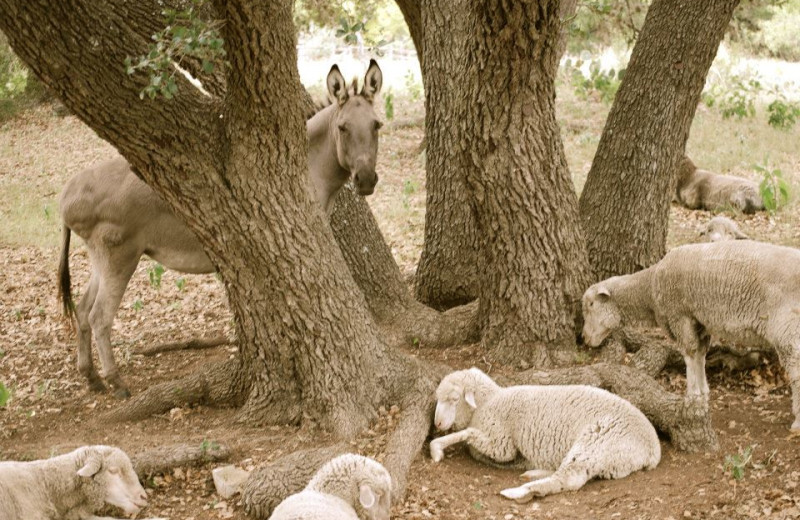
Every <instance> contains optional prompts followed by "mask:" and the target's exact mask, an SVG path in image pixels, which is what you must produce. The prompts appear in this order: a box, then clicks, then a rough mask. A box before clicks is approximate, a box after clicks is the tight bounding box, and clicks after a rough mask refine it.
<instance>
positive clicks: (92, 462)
mask: <svg viewBox="0 0 800 520" xmlns="http://www.w3.org/2000/svg"><path fill="white" fill-rule="evenodd" d="M102 465H103V459H102V458H101V457H100V456H99V455H94V454H93V455H89V458H88V460H87V461H86V464H84V465H83V467H82V468H81V469H79V470H78V476H79V477H84V478H91V477H93V476H95V475H96V474H97V473H98V472H99V471H100V468H101V467H102Z"/></svg>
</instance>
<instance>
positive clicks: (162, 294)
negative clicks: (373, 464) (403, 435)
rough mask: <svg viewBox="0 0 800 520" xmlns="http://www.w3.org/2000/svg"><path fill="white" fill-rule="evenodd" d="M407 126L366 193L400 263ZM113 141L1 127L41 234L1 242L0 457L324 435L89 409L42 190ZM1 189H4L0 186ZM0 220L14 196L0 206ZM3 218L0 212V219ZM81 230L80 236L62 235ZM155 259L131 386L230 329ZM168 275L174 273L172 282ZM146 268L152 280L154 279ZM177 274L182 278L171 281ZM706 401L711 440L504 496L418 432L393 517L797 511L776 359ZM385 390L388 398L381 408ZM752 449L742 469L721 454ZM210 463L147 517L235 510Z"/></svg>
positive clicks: (674, 230)
mask: <svg viewBox="0 0 800 520" xmlns="http://www.w3.org/2000/svg"><path fill="white" fill-rule="evenodd" d="M421 138H422V131H421V129H420V128H419V127H418V126H409V127H406V126H400V125H398V126H397V127H392V126H391V125H389V129H388V130H387V132H386V133H385V135H384V137H383V138H382V143H381V165H379V168H380V171H381V186H380V187H379V189H378V194H376V196H375V197H374V198H372V199H371V200H370V203H371V205H372V207H373V209H374V210H375V212H376V214H377V215H378V218H379V220H380V223H381V226H382V228H383V230H384V232H385V234H386V236H387V240H388V242H389V243H390V245H391V247H392V249H393V252H394V253H395V255H396V257H397V258H398V262H399V263H400V265H401V269H404V270H408V269H411V268H413V265H414V262H415V261H416V259H417V258H418V254H419V248H420V247H421V241H422V227H421V226H422V221H423V215H424V158H423V157H420V156H419V155H417V154H416V151H415V150H416V147H417V145H418V144H419V142H420V141H421ZM113 153H114V152H113V149H111V147H109V146H108V145H107V144H105V143H103V142H102V141H101V140H99V139H98V138H97V137H96V136H95V135H94V134H93V133H92V132H91V131H90V130H88V129H87V128H86V127H85V126H83V125H82V124H80V123H79V122H78V121H77V120H75V119H74V118H72V117H57V116H55V115H53V111H52V108H49V107H43V108H41V109H37V110H36V111H34V112H29V113H26V114H25V115H23V116H21V117H19V118H17V119H15V120H13V121H11V122H9V123H8V124H7V125H5V126H4V127H3V128H2V129H0V192H1V191H6V194H7V193H9V191H7V190H8V189H9V188H8V187H9V186H24V187H25V189H26V190H27V192H26V193H27V195H26V197H27V198H26V200H25V201H23V202H25V204H27V205H28V206H31V207H34V208H36V207H39V208H45V207H49V208H50V209H49V210H48V211H45V210H42V211H41V214H38V213H39V212H35V213H36V214H34V213H31V217H30V218H35V219H40V220H41V222H39V221H36V222H37V223H36V226H34V227H36V228H42V229H44V231H43V236H44V238H43V239H42V240H39V239H38V238H37V239H35V240H31V241H29V243H31V242H32V243H35V244H38V245H25V242H26V235H25V233H27V231H21V232H20V233H21V234H19V233H18V234H17V235H15V236H14V237H13V238H9V237H10V235H3V237H4V240H3V241H2V242H0V381H2V382H3V383H4V384H5V385H6V386H8V387H9V388H10V389H11V391H12V399H11V401H10V402H9V403H8V405H7V406H6V407H5V408H0V460H5V459H11V460H31V459H37V458H43V457H48V456H51V455H55V454H60V453H64V452H66V451H69V450H71V449H73V448H75V447H77V446H80V445H84V444H97V443H104V444H113V445H117V446H120V447H121V448H123V449H125V450H126V451H128V452H129V453H131V454H134V453H137V452H140V451H143V450H145V449H147V448H150V447H154V446H158V445H163V444H173V443H183V442H186V443H196V444H198V445H200V444H201V443H203V442H218V443H222V444H226V445H228V446H230V447H231V448H232V452H233V454H232V458H231V461H230V462H231V463H234V464H238V465H240V466H242V467H244V468H252V467H254V466H256V465H257V464H259V463H261V462H264V461H269V460H273V459H275V458H278V457H280V456H282V455H284V454H287V453H289V452H291V451H294V450H296V449H298V448H302V447H310V446H315V445H319V444H322V443H326V442H329V441H330V439H328V438H327V436H326V435H325V434H323V433H320V432H314V431H308V430H304V429H297V428H294V427H283V428H279V427H267V428H265V427H258V426H254V425H245V424H239V423H236V422H235V416H236V411H235V410H232V409H227V410H226V409H211V408H206V407H202V406H201V407H195V408H185V409H174V410H172V411H171V412H170V413H169V414H164V415H161V416H157V417H153V418H150V419H147V420H143V421H139V422H135V423H123V424H107V423H105V422H104V421H103V419H102V416H103V412H105V411H107V410H110V409H112V408H113V407H115V406H116V405H117V401H115V400H114V399H113V398H112V397H111V396H109V395H106V394H93V393H90V392H88V391H87V389H86V387H85V384H84V381H83V380H82V378H81V377H80V376H79V374H78V372H77V369H76V367H75V364H76V362H75V360H76V352H75V350H76V349H75V337H74V334H73V333H72V332H71V331H70V330H69V328H68V327H67V324H66V323H65V322H64V321H63V319H62V318H61V317H60V315H59V305H58V302H57V301H56V265H57V258H58V250H57V247H54V245H55V243H56V242H55V241H54V240H53V237H54V236H57V235H55V231H56V230H57V229H58V223H57V216H56V217H54V216H53V215H54V214H55V215H57V213H56V212H55V207H56V206H55V205H53V204H54V198H55V196H56V194H57V192H58V189H60V188H58V187H59V186H60V185H61V184H63V182H64V181H65V180H66V179H67V178H68V177H69V176H70V175H72V174H74V173H76V172H77V171H78V170H80V169H81V168H82V167H85V166H87V165H88V164H91V163H92V162H95V161H97V160H99V159H102V158H105V157H110V156H111V155H112V154H113ZM4 196H5V195H4ZM0 210H2V211H3V215H0V216H1V217H2V219H3V220H4V221H5V220H13V218H14V211H15V210H14V208H13V207H8V206H6V207H4V208H0ZM708 217H709V215H708V214H707V213H703V212H689V211H685V210H682V209H679V208H675V210H674V211H673V220H672V227H671V235H670V243H671V244H676V243H682V242H686V241H690V240H693V238H694V236H695V234H696V228H697V225H699V224H700V223H702V222H704V221H705V220H707V219H708ZM737 219H739V220H740V222H741V221H743V228H744V229H745V231H747V232H749V233H752V234H753V235H754V236H755V237H759V238H765V239H767V238H771V239H772V240H773V241H779V242H782V243H791V244H793V245H797V236H798V235H797V231H796V230H795V229H794V228H793V227H792V226H788V225H783V224H782V222H784V221H791V220H790V218H789V216H788V215H786V216H781V215H780V214H779V215H778V216H777V217H774V218H772V219H770V218H768V217H766V216H765V215H763V214H762V215H758V216H754V217H747V218H745V219H742V217H741V216H737ZM0 226H2V225H0ZM73 242H78V243H79V242H80V241H73ZM153 265H154V264H153V263H152V262H150V261H148V260H145V261H142V262H141V264H140V266H139V269H138V270H137V272H136V274H135V275H134V277H133V280H132V282H131V284H130V286H129V288H128V291H127V293H126V295H125V299H124V301H123V303H122V307H121V309H120V312H119V314H118V315H117V320H116V322H115V327H114V332H113V340H114V343H115V346H116V349H117V359H118V362H119V364H120V366H121V373H122V375H123V376H124V377H125V378H127V380H128V382H129V383H130V385H131V389H132V391H133V392H141V391H142V390H143V389H145V388H147V387H148V386H151V385H153V384H157V383H160V382H164V381H168V380H173V379H175V378H178V377H181V376H182V375H185V374H188V373H190V372H192V371H194V370H198V369H200V368H201V367H203V366H205V365H207V364H209V363H210V362H213V361H218V360H222V359H224V358H226V357H230V356H233V355H234V354H235V347H231V346H226V347H217V348H214V349H210V350H205V351H179V352H169V353H164V354H160V355H158V356H155V357H144V356H141V355H139V354H137V350H138V349H141V348H144V347H146V346H150V345H153V344H157V343H163V342H173V341H178V340H183V339H189V338H192V337H201V336H202V337H211V336H217V335H220V334H226V335H231V334H232V326H231V316H230V313H229V312H228V309H227V304H226V301H225V295H224V288H223V287H222V284H221V283H220V282H218V281H217V279H216V278H215V277H214V276H213V275H208V276H189V275H182V274H179V273H175V272H169V271H168V272H166V273H165V274H164V275H163V277H162V278H161V283H160V288H155V287H153V285H155V284H154V283H151V279H150V278H151V277H150V271H151V269H152V267H153ZM71 267H72V272H73V286H74V288H75V290H76V291H78V292H79V291H80V290H81V289H82V287H83V284H84V283H85V282H86V280H87V278H88V260H87V258H86V254H85V250H84V249H83V248H82V247H81V246H80V245H77V246H75V247H74V248H73V254H72V258H71ZM180 280H182V281H180ZM154 281H155V280H154ZM179 286H180V287H179ZM412 355H415V356H419V357H421V358H425V359H435V360H437V361H440V362H446V363H449V364H451V365H452V366H453V367H456V368H458V367H464V366H470V365H472V364H475V365H478V366H481V367H482V368H484V369H486V370H490V371H491V370H494V371H497V370H502V369H500V368H498V367H490V366H487V365H486V364H485V363H483V362H482V356H481V353H480V351H479V349H478V347H477V346H476V345H464V346H459V347H454V348H451V349H448V350H444V351H434V350H428V349H426V348H425V346H424V345H422V346H421V347H420V348H418V349H416V350H415V351H413V352H412ZM662 381H663V384H664V385H667V386H669V387H670V388H672V389H674V390H676V391H681V390H682V388H683V385H684V383H685V381H684V379H683V376H682V374H681V373H680V372H679V371H677V372H667V373H665V374H664V375H663V376H662ZM710 384H711V388H712V392H711V403H712V408H713V420H714V426H715V430H716V432H717V435H718V436H719V440H720V446H721V449H720V451H718V452H715V453H683V452H678V451H676V450H674V449H673V448H672V447H671V446H670V444H669V442H668V440H666V439H664V441H663V444H662V447H663V457H662V462H661V464H660V465H659V466H658V467H657V468H656V469H655V470H653V471H649V472H639V473H636V474H634V475H632V476H630V477H628V478H625V479H622V480H617V481H595V482H591V483H589V484H588V485H586V486H585V487H584V488H583V489H581V490H579V491H577V492H571V493H564V494H561V495H556V496H551V497H547V498H544V499H541V500H535V501H534V502H532V503H529V504H525V505H517V504H514V503H512V502H509V501H508V500H505V499H503V498H502V497H501V496H500V495H499V494H498V492H499V491H500V490H501V489H503V488H506V487H510V486H513V485H517V484H519V483H520V482H521V480H520V478H519V476H518V474H517V473H515V472H511V471H506V470H498V469H492V468H488V467H486V466H482V465H480V464H478V463H477V462H475V461H473V460H472V459H471V458H470V457H469V456H468V455H467V453H466V452H465V451H464V450H461V449H455V450H453V451H450V452H448V454H447V457H446V458H445V460H444V461H443V462H442V463H440V464H433V463H432V462H431V460H430V458H429V457H428V455H427V445H426V447H425V449H423V453H422V455H421V456H420V457H418V459H417V461H416V462H415V464H414V465H413V466H412V468H411V472H410V475H409V488H408V496H407V499H406V501H405V502H404V503H403V504H400V505H398V506H396V508H395V517H397V518H408V519H426V518H442V519H449V518H453V519H456V518H459V519H460V518H470V519H503V520H510V519H517V518H557V519H561V518H612V519H613V518H620V519H627V518H663V519H669V518H672V519H678V518H712V517H713V518H800V438H798V437H792V436H790V435H789V432H788V426H789V424H790V423H791V414H790V397H789V390H788V387H787V385H786V381H785V379H784V378H783V375H782V373H781V370H780V368H779V367H778V366H777V364H775V362H774V361H768V362H765V363H764V364H763V365H762V366H760V367H759V368H757V369H755V370H753V371H751V372H748V373H737V374H729V373H721V372H714V373H710ZM391 404H392V403H387V408H388V407H390V406H391ZM391 419H392V416H391V413H386V414H383V415H382V417H381V418H380V419H379V420H378V421H377V423H376V424H375V425H374V426H373V428H371V429H370V430H369V431H367V432H364V434H363V435H362V436H361V437H360V438H359V439H358V440H357V441H354V443H353V450H354V451H360V452H362V453H365V454H369V455H373V456H376V457H378V458H379V459H380V458H381V456H382V450H383V446H384V444H385V437H386V430H387V428H389V427H390V426H391ZM747 447H752V454H753V455H752V459H751V460H750V461H749V462H748V463H747V464H746V465H745V467H744V476H743V478H742V479H741V480H736V479H734V478H733V477H732V471H731V469H730V468H726V467H725V459H726V457H727V456H732V455H735V454H737V453H740V452H741V451H743V450H744V449H745V448H747ZM212 466H213V465H211V464H207V465H205V466H201V467H198V468H190V469H188V470H187V469H184V470H176V471H175V472H173V473H170V474H168V475H159V476H155V477H153V478H151V479H149V480H148V482H147V486H148V492H149V493H150V496H151V505H150V506H149V507H148V508H147V509H146V510H145V512H144V513H143V514H144V515H145V516H164V517H169V518H171V519H175V520H191V519H196V520H200V519H217V518H242V519H243V518H247V516H246V515H245V513H244V512H243V510H242V508H241V506H240V505H239V504H238V503H237V500H236V498H234V499H231V500H227V501H226V500H223V499H221V498H220V497H219V496H217V495H216V494H215V492H214V489H213V485H212V484H211V480H210V471H211V469H212Z"/></svg>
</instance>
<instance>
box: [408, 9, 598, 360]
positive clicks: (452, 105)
mask: <svg viewBox="0 0 800 520" xmlns="http://www.w3.org/2000/svg"><path fill="white" fill-rule="evenodd" d="M559 7H560V6H559V3H558V2H534V3H530V4H518V3H514V4H508V5H505V4H495V3H490V4H489V5H488V6H487V5H484V4H482V3H480V2H474V1H470V0H461V1H459V2H455V3H453V2H430V3H426V4H425V5H424V6H423V24H424V26H425V38H426V39H425V49H424V55H425V59H424V60H423V63H425V66H426V68H427V72H426V83H427V84H426V92H427V100H426V108H427V110H428V113H427V118H428V119H427V127H426V132H427V139H428V141H427V144H428V161H429V163H428V179H429V181H430V182H432V183H433V182H442V183H443V184H444V186H445V187H446V188H447V189H449V191H442V190H437V189H436V188H435V187H434V188H433V189H430V187H429V189H430V191H429V195H428V211H429V214H428V217H426V218H428V219H429V220H428V225H427V230H426V248H427V247H430V248H431V250H436V248H438V251H437V252H438V253H439V254H444V255H453V258H449V257H448V262H449V263H448V265H447V269H443V270H442V272H443V273H450V275H451V276H453V277H454V278H455V279H458V280H459V281H465V280H467V281H468V280H469V279H470V278H469V277H470V276H471V275H470V273H473V272H475V269H476V267H477V264H480V271H481V276H480V287H479V289H480V304H481V317H482V323H483V325H484V329H483V343H484V345H485V346H486V347H487V348H488V349H490V350H491V351H492V353H493V355H494V356H495V357H498V358H500V359H509V360H518V359H527V360H529V361H532V362H533V363H535V364H537V365H544V364H547V363H548V362H549V359H548V353H547V346H556V347H558V346H564V347H574V345H575V328H576V323H575V320H576V311H577V303H578V301H579V299H580V296H581V294H582V292H583V289H584V288H585V286H586V283H587V281H588V278H587V276H586V273H587V270H588V263H587V257H586V250H585V246H584V243H583V236H582V232H581V229H580V224H579V220H578V210H577V197H576V196H575V190H574V187H573V184H572V180H571V178H570V176H569V172H568V171H567V164H566V159H565V156H564V149H563V145H562V142H561V137H560V134H559V128H558V125H557V123H556V118H555V101H554V98H555V85H554V78H555V74H556V70H557V66H558V59H559V57H560V48H559V45H558V42H559V39H560V38H559V37H560V34H561V21H560V17H559ZM456 174H457V175H460V176H461V179H462V182H463V186H457V185H456V183H455V182H452V181H451V180H449V179H447V178H446V176H449V175H456ZM443 179H444V180H443ZM437 197H441V199H438V200H437ZM467 202H468V204H469V206H468V207H469V208H470V210H471V214H472V215H473V216H474V217H475V219H476V220H475V224H476V226H477V227H476V229H477V230H478V234H477V235H474V236H472V235H471V234H470V229H472V224H470V223H468V222H467V221H466V217H464V215H467V212H466V211H464V209H465V208H466V207H467ZM443 205H444V206H448V205H449V206H451V207H453V208H454V209H455V210H456V211H457V212H458V214H456V215H454V214H448V215H443V214H442V212H441V208H442V206H443ZM439 219H440V220H439ZM447 219H455V222H452V221H448V220H447ZM458 219H461V220H458ZM435 225H439V226H442V227H443V231H445V232H431V229H432V226H435ZM443 237H446V238H443ZM429 240H432V241H433V242H428V241H429ZM436 240H447V241H450V240H457V241H465V240H466V241H469V242H470V244H469V247H470V248H472V247H478V246H480V247H481V255H480V257H479V258H480V261H478V262H476V261H475V257H474V256H472V255H470V254H465V253H464V250H463V249H458V248H454V247H451V246H452V244H448V245H443V244H441V243H440V244H439V245H436ZM423 256H424V255H423Z"/></svg>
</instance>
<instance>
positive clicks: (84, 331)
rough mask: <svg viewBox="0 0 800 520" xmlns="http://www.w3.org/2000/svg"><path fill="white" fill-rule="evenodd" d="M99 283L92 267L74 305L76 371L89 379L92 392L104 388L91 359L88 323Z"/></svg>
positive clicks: (89, 327)
mask: <svg viewBox="0 0 800 520" xmlns="http://www.w3.org/2000/svg"><path fill="white" fill-rule="evenodd" d="M99 283H100V276H99V275H98V273H97V271H95V270H94V269H93V270H92V275H91V277H90V278H89V283H88V285H87V286H86V292H85V293H84V295H83V296H82V297H81V300H80V302H78V305H77V307H75V318H76V320H77V321H78V372H80V373H81V374H82V375H83V376H84V377H86V379H87V380H88V381H89V390H91V391H93V392H104V391H105V389H106V385H104V384H103V380H102V379H100V376H99V375H98V374H97V370H95V368H94V362H93V361H92V327H91V325H89V312H90V311H91V310H92V306H93V305H94V301H95V298H96V297H97V286H98V285H99Z"/></svg>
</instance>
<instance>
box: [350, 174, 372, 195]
mask: <svg viewBox="0 0 800 520" xmlns="http://www.w3.org/2000/svg"><path fill="white" fill-rule="evenodd" d="M353 184H354V185H355V187H356V193H358V194H359V195H361V196H362V197H366V196H367V195H372V194H373V193H375V185H376V184H378V174H376V173H375V172H374V171H371V170H361V171H357V172H356V173H355V174H354V175H353Z"/></svg>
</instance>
